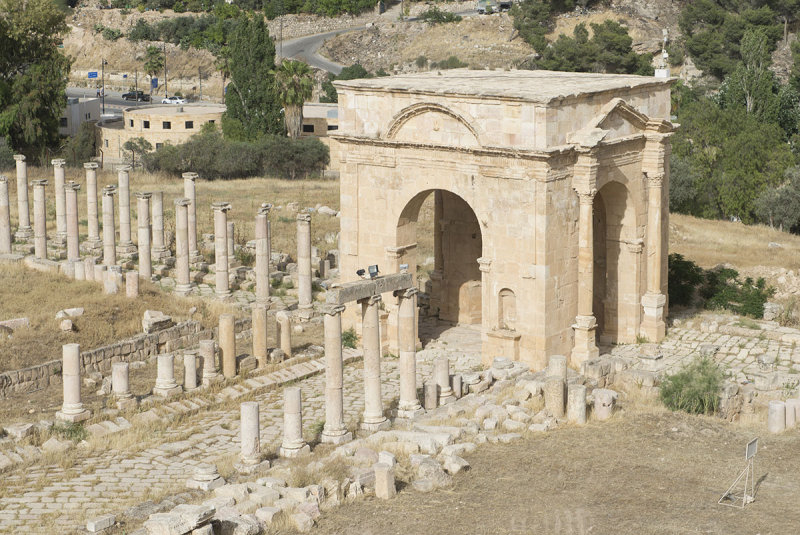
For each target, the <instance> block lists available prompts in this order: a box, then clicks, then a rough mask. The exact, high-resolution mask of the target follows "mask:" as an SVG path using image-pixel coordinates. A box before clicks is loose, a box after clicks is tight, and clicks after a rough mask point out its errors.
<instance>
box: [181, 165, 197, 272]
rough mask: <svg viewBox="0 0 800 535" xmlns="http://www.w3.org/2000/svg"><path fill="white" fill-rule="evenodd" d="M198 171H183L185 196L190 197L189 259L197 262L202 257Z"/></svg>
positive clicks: (188, 218) (188, 219)
mask: <svg viewBox="0 0 800 535" xmlns="http://www.w3.org/2000/svg"><path fill="white" fill-rule="evenodd" d="M196 180H197V173H183V196H184V197H185V198H187V199H189V206H188V207H187V208H188V217H187V221H188V225H189V260H190V261H191V262H195V261H197V260H199V259H200V251H199V250H198V249H197V192H196V189H195V181H196Z"/></svg>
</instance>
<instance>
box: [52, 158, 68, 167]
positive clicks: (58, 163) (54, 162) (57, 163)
mask: <svg viewBox="0 0 800 535" xmlns="http://www.w3.org/2000/svg"><path fill="white" fill-rule="evenodd" d="M50 164H51V165H52V166H53V167H64V166H65V165H67V161H66V160H64V159H62V158H56V159H54V160H50Z"/></svg>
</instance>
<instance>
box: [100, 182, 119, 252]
mask: <svg viewBox="0 0 800 535" xmlns="http://www.w3.org/2000/svg"><path fill="white" fill-rule="evenodd" d="M116 193H117V187H116V186H106V187H104V188H103V264H105V265H106V266H115V265H117V244H116V239H117V233H116V229H115V228H114V195H115V194H116Z"/></svg>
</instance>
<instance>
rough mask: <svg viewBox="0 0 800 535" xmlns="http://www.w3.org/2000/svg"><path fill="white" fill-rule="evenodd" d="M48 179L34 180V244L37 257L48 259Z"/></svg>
mask: <svg viewBox="0 0 800 535" xmlns="http://www.w3.org/2000/svg"><path fill="white" fill-rule="evenodd" d="M45 186H47V180H34V181H33V226H34V235H33V246H34V254H35V255H36V258H41V259H43V260H46V259H47V203H46V201H45V193H44V188H45Z"/></svg>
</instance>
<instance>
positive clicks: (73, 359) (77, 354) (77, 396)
mask: <svg viewBox="0 0 800 535" xmlns="http://www.w3.org/2000/svg"><path fill="white" fill-rule="evenodd" d="M62 359H63V362H62V365H61V378H62V382H63V386H64V404H63V405H62V406H61V410H60V411H58V412H57V413H56V419H58V420H63V421H66V422H72V423H75V422H82V421H84V420H88V419H89V416H90V413H89V411H88V410H86V409H85V408H84V407H83V403H81V348H80V346H79V345H78V344H66V345H64V346H62Z"/></svg>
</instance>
